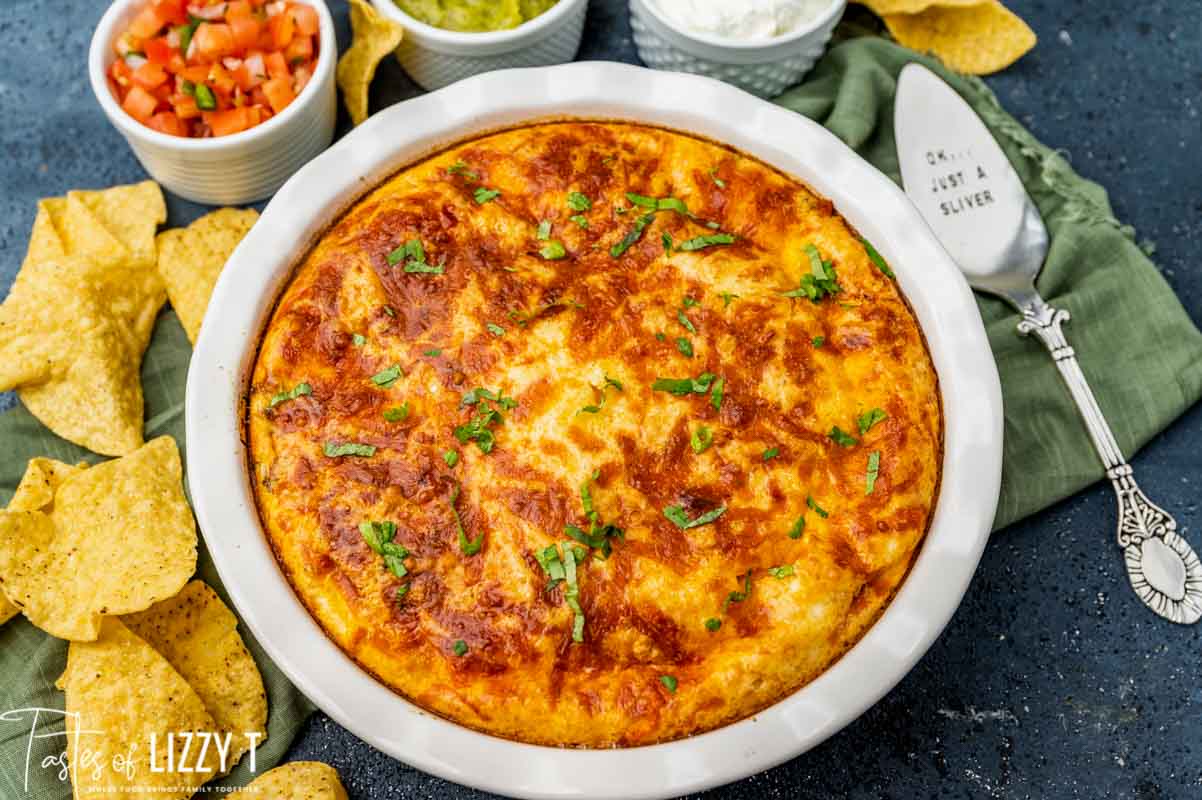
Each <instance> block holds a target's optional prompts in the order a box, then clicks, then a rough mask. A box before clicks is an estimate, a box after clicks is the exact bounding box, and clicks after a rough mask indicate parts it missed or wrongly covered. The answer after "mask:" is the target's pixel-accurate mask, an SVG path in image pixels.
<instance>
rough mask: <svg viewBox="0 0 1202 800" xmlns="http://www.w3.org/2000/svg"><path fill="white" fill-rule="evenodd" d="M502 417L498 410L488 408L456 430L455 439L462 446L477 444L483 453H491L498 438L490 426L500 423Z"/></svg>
mask: <svg viewBox="0 0 1202 800" xmlns="http://www.w3.org/2000/svg"><path fill="white" fill-rule="evenodd" d="M500 421H501V415H500V413H498V412H497V411H496V410H494V409H491V408H486V409H485V410H484V411H482V412H480V413H478V414H476V415H475V416H473V417H472V419H471V421H469V422H468V423H467V424H466V425H460V426H459V427H457V428H455V438H456V439H458V440H459V443H460V444H467V443H468V442H475V443H476V447H479V448H480V452H481V453H485V454H488V453H491V452H492V449H493V446H494V445H495V444H496V442H497V436H496V434H495V433H493V432H492V431H491V430H489V428H488V426H489V425H491V424H493V423H494V422H500Z"/></svg>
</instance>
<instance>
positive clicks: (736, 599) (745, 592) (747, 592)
mask: <svg viewBox="0 0 1202 800" xmlns="http://www.w3.org/2000/svg"><path fill="white" fill-rule="evenodd" d="M749 597H751V570H747V574H746V575H744V576H743V589H742V591H736V592H731V593H730V594H728V595H727V596H726V602H725V603H724V604H723V605H722V611H723V612H725V611H726V610H727V609H728V608H730V605H731V603H742V602H744V601H745V600H747V598H749Z"/></svg>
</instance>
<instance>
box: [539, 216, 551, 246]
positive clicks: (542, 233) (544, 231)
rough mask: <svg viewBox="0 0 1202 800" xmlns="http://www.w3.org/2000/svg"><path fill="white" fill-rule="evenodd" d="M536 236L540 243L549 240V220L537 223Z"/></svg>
mask: <svg viewBox="0 0 1202 800" xmlns="http://www.w3.org/2000/svg"><path fill="white" fill-rule="evenodd" d="M536 235H537V236H538V240H539V241H540V242H545V241H547V240H548V239H550V238H551V220H549V219H544V220H543V221H542V222H540V223H538V233H537V234H536Z"/></svg>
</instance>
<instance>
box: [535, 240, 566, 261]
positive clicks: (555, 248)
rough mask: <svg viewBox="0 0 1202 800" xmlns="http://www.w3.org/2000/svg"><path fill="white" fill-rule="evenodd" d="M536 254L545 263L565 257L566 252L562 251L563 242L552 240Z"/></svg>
mask: <svg viewBox="0 0 1202 800" xmlns="http://www.w3.org/2000/svg"><path fill="white" fill-rule="evenodd" d="M538 254H539V255H540V256H542V257H543V259H544V260H546V261H559V260H560V259H561V258H564V257H565V256H567V254H568V251H567V250H565V249H564V246H563V242H561V241H559V240H558V239H552V240H551V241H549V242H547V243H546V244H545V245H543V247H542V249H541V250H539V251H538Z"/></svg>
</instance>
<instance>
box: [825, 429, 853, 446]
mask: <svg viewBox="0 0 1202 800" xmlns="http://www.w3.org/2000/svg"><path fill="white" fill-rule="evenodd" d="M827 436H829V437H831V439H832V440H833V441H834V442H835V444H837V445H839V446H840V447H855V446H856V445H858V444H859V443H860V440H859V439H856V438H855V437H854V436H849V435H848V434H846V433H844V432H843V430H842V429H841V428H840V427H839V426H838V425H836V426H835V427H833V428H831V432H830V433H828V434H827Z"/></svg>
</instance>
